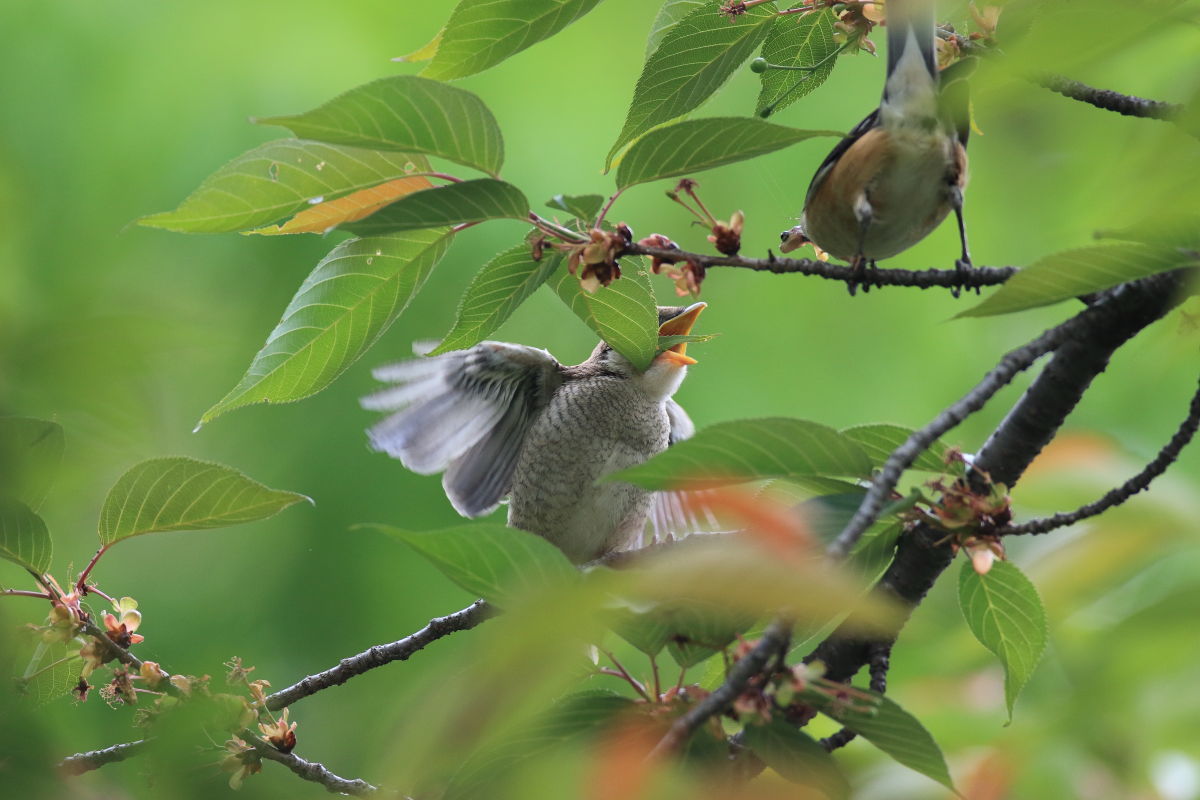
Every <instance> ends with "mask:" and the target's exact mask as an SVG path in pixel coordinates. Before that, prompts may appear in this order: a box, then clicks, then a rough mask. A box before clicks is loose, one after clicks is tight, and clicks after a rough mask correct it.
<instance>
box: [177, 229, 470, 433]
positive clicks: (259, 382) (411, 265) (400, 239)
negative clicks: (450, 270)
mask: <svg viewBox="0 0 1200 800" xmlns="http://www.w3.org/2000/svg"><path fill="white" fill-rule="evenodd" d="M450 238H451V237H450V234H448V233H447V232H446V231H445V230H423V231H414V232H411V233H405V234H393V235H391V236H378V237H370V238H366V239H349V240H347V241H345V242H342V243H341V244H339V245H338V246H337V247H335V248H333V250H332V251H331V252H330V253H329V255H327V256H325V258H324V259H322V260H321V263H319V264H317V267H316V269H314V270H313V271H312V274H310V275H309V276H308V277H307V278H306V279H305V280H304V283H303V284H301V286H300V289H299V291H297V292H296V296H295V297H293V298H292V301H291V303H289V304H288V307H287V309H286V310H285V311H284V312H283V319H282V320H280V322H279V324H278V325H276V326H275V330H273V331H272V332H271V335H270V336H269V337H268V338H267V343H266V344H265V345H263V348H262V349H261V350H259V351H258V354H257V355H256V356H255V357H254V360H253V361H252V362H251V363H250V369H249V370H248V371H247V372H246V375H245V376H244V377H243V378H242V379H241V381H240V382H239V383H238V385H237V386H235V387H234V388H233V390H232V391H231V392H229V394H227V395H226V396H225V397H224V398H222V399H221V401H220V402H218V403H217V404H216V405H214V406H213V407H212V408H210V409H209V410H208V411H206V412H204V416H203V417H202V418H201V419H200V424H201V425H204V424H205V423H207V422H209V421H210V420H212V419H214V418H216V417H217V416H219V415H221V414H223V413H225V412H226V411H229V410H231V409H234V408H241V407H242V406H248V405H252V404H255V403H288V402H292V401H295V400H300V399H302V398H304V397H308V396H309V395H312V394H315V393H316V392H319V391H320V390H321V389H324V388H325V387H326V386H328V385H329V383H330V382H331V381H333V379H334V378H336V377H337V376H338V375H340V374H341V373H342V372H343V371H344V370H345V369H346V368H347V367H349V366H350V365H351V364H352V363H354V361H355V360H356V359H358V357H359V356H361V355H362V354H363V353H365V352H366V351H367V349H368V348H369V347H370V346H371V345H373V344H374V343H375V342H376V340H378V339H379V337H380V336H381V335H383V332H384V331H386V330H387V329H388V327H389V326H390V325H391V324H392V322H393V321H394V320H395V319H396V317H397V316H399V315H400V313H401V312H402V311H403V310H404V309H405V307H406V306H407V305H408V302H409V300H411V299H412V297H413V295H415V294H416V293H417V291H418V290H419V289H420V288H421V286H422V285H423V284H424V283H425V279H426V278H427V277H429V273H430V271H432V269H433V267H434V265H435V264H437V262H438V260H439V259H441V257H442V256H443V255H444V254H445V252H446V248H447V247H448V246H449V241H450Z"/></svg>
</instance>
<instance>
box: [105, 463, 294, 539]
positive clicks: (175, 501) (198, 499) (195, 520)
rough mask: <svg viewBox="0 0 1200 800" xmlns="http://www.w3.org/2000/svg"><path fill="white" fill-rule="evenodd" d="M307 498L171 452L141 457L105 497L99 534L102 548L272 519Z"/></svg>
mask: <svg viewBox="0 0 1200 800" xmlns="http://www.w3.org/2000/svg"><path fill="white" fill-rule="evenodd" d="M301 500H307V501H308V502H310V503H311V502H312V500H310V499H309V498H307V497H305V496H304V495H302V494H296V493H295V492H284V491H280V490H279V489H270V488H268V487H266V486H263V485H262V484H261V483H259V482H258V481H256V480H252V479H251V478H248V477H247V476H246V475H244V474H242V473H241V472H238V471H237V470H236V469H233V468H232V467H226V466H224V465H223V464H213V463H210V462H207V461H197V460H196V459H194V458H186V457H183V456H174V457H169V458H152V459H150V460H149V461H143V462H142V463H140V464H138V465H137V466H135V467H133V468H132V469H130V470H129V471H128V472H126V473H125V474H124V475H122V476H121V477H120V478H119V479H118V480H117V482H116V484H115V485H114V486H113V488H112V489H110V490H109V492H108V497H106V498H104V505H103V506H102V507H101V509H100V525H99V527H98V531H97V532H98V533H99V534H100V542H101V544H103V545H104V546H105V547H107V546H109V545H112V544H115V543H116V542H119V541H121V540H122V539H128V538H130V537H131V536H141V535H142V534H144V533H159V532H161V531H199V530H208V529H210V528H226V527H228V526H230V525H240V524H242V523H243V522H254V521H256V520H260V519H266V518H267V517H273V516H275V515H276V514H278V513H279V512H280V511H282V510H283V509H285V508H287V507H288V506H290V505H294V504H296V503H299V502H300V501H301Z"/></svg>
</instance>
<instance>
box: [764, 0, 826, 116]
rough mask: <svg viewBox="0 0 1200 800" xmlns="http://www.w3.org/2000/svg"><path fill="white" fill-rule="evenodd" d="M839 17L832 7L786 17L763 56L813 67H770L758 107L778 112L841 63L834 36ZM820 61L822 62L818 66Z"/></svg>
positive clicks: (784, 63)
mask: <svg viewBox="0 0 1200 800" xmlns="http://www.w3.org/2000/svg"><path fill="white" fill-rule="evenodd" d="M836 19H837V17H836V16H835V15H834V13H833V11H831V10H830V9H822V10H821V11H818V12H817V13H815V14H800V15H792V16H788V17H782V18H781V19H780V20H779V22H778V23H777V24H776V25H775V26H774V27H772V28H771V32H770V34H769V35H768V36H767V41H766V42H764V43H763V49H762V57H763V58H765V59H766V60H767V61H768V62H770V63H772V64H778V65H779V66H783V67H806V68H809V67H811V68H813V69H812V70H811V71H808V70H805V71H799V70H792V69H769V70H767V71H766V72H764V73H762V75H761V78H762V89H761V90H760V91H759V94H758V102H757V103H755V109H756V110H757V112H758V113H759V114H762V113H763V111H764V110H765V109H770V111H769V112H768V113H775V112H777V111H779V110H780V109H783V108H786V107H787V106H790V105H791V104H792V103H794V102H796V101H797V100H799V99H800V98H801V97H804V96H805V95H806V94H809V93H810V92H812V91H813V90H814V89H816V88H817V87H818V86H820V85H821V84H822V83H824V82H825V79H826V78H828V77H829V76H830V74H831V73H832V72H833V67H834V64H836V63H837V56H836V53H837V50H838V44H837V42H835V41H834V39H833V23H834V21H835V20H836ZM818 65H819V66H818Z"/></svg>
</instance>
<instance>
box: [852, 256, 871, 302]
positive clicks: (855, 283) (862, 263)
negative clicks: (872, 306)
mask: <svg viewBox="0 0 1200 800" xmlns="http://www.w3.org/2000/svg"><path fill="white" fill-rule="evenodd" d="M872 265H874V262H872ZM866 274H867V259H866V257H865V256H863V255H861V254H859V255H856V256H855V257H854V258H852V259H850V280H848V281H846V289H847V290H848V291H849V292H850V296H851V297H854V295H855V294H856V293H857V292H858V287H859V286H862V290H863V294H866V293H867V292H869V291H871V284H870V283H868V282H867V281H866Z"/></svg>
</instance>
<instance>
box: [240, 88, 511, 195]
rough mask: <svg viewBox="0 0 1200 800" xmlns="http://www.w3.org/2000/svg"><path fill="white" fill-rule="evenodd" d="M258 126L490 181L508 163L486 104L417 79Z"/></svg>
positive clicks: (350, 93) (356, 91) (352, 94)
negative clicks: (421, 159)
mask: <svg viewBox="0 0 1200 800" xmlns="http://www.w3.org/2000/svg"><path fill="white" fill-rule="evenodd" d="M255 122H259V123H262V124H264V125H282V126H283V127H285V128H287V129H288V130H290V131H291V132H292V133H294V134H296V135H297V136H300V137H302V138H305V139H316V140H317V141H320V142H330V143H332V144H348V145H353V146H355V147H369V148H371V149H374V150H403V151H406V152H411V153H424V154H426V155H430V156H438V157H439V158H445V159H447V160H449V161H453V162H455V163H456V164H462V165H464V166H468V167H474V168H475V169H479V170H482V171H483V172H486V173H488V174H489V175H495V174H497V173H498V172H499V171H500V165H501V164H502V163H503V162H504V138H503V136H501V134H500V126H499V125H497V124H496V118H495V117H494V116H492V112H491V111H490V110H488V107H487V106H485V105H484V104H483V101H482V100H480V99H479V98H478V97H476V96H475V95H473V94H471V93H470V92H467V91H464V90H462V89H456V88H455V87H453V86H447V85H446V84H444V83H439V82H438V81H431V80H429V79H428V78H420V77H417V76H416V75H393V76H391V77H390V78H380V79H379V80H377V81H372V82H371V83H367V84H364V85H362V86H359V87H357V88H354V89H351V90H350V91H348V92H345V93H344V94H340V95H338V96H337V97H335V98H334V99H332V100H330V101H329V102H328V103H326V104H325V105H323V106H320V107H319V108H316V109H313V110H312V111H309V112H306V113H304V114H293V115H289V116H280V117H261V118H259V119H257V120H255Z"/></svg>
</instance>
